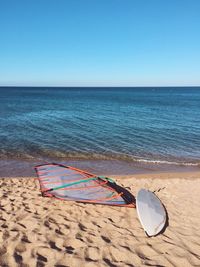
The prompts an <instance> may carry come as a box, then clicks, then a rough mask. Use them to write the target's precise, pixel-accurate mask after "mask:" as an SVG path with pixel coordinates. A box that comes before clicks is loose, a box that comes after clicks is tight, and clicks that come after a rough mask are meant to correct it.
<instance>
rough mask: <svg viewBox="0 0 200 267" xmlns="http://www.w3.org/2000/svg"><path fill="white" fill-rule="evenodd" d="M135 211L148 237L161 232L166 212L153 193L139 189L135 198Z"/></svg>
mask: <svg viewBox="0 0 200 267" xmlns="http://www.w3.org/2000/svg"><path fill="white" fill-rule="evenodd" d="M136 209H137V214H138V217H139V220H140V223H141V225H142V226H143V228H144V230H145V232H146V233H147V235H148V236H155V235H157V234H158V233H160V232H161V231H162V229H163V228H164V226H165V224H166V211H165V209H164V207H163V205H162V203H161V201H160V200H159V199H158V197H157V196H156V195H155V194H154V193H152V192H151V191H148V190H146V189H141V190H140V191H139V192H138V194H137V197H136Z"/></svg>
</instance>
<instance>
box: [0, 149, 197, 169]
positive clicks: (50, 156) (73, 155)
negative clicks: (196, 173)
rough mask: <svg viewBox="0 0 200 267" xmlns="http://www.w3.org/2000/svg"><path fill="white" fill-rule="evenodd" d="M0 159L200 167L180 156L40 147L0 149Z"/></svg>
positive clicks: (195, 162) (195, 161) (193, 161)
mask: <svg viewBox="0 0 200 267" xmlns="http://www.w3.org/2000/svg"><path fill="white" fill-rule="evenodd" d="M0 159H1V160H9V159H17V160H59V159H60V160H119V161H127V162H133V163H137V164H145V165H175V166H193V167H195V166H196V167H198V166H199V167H200V160H198V159H197V160H186V159H181V158H176V159H175V158H173V159H171V160H170V159H167V160H166V159H165V158H164V157H163V158H159V159H158V158H157V159H156V158H155V157H152V158H147V157H145V156H144V157H138V156H134V155H129V154H128V155H127V154H123V153H94V152H76V151H75V152H73V151H70V152H63V151H56V150H51V149H40V150H39V151H32V153H25V152H24V151H13V150H12V151H5V150H4V151H2V150H1V151H0Z"/></svg>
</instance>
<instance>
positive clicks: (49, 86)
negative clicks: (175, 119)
mask: <svg viewBox="0 0 200 267" xmlns="http://www.w3.org/2000/svg"><path fill="white" fill-rule="evenodd" d="M2 87H16V88H17V87H29V88H41V87H42V88H54V87H56V88H138V87H139V88H144V87H145V88H152V87H157V88H166V87H167V88H169V87H173V88H174V87H177V88H180V87H200V85H134V86H123V85H120V86H119V85H117V86H115V85H113V86H109V85H108V86H106V85H104V86H92V85H88V86H86V85H83V86H75V85H74V86H69V85H0V88H2Z"/></svg>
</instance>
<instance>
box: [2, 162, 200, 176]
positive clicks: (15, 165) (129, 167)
mask: <svg viewBox="0 0 200 267" xmlns="http://www.w3.org/2000/svg"><path fill="white" fill-rule="evenodd" d="M51 162H56V163H60V164H63V165H65V166H73V167H76V168H78V169H83V170H86V171H88V172H90V173H94V174H96V175H121V176H124V175H138V174H139V175H142V174H147V175H148V174H156V175H157V173H167V172H182V173H184V172H187V173H188V172H198V171H200V166H181V165H180V166H177V165H173V164H172V165H169V164H157V163H138V162H137V163H135V162H129V161H119V160H76V159H74V160H65V161H64V160H59V159H55V160H47V161H42V160H37V161H36V160H35V161H34V160H0V169H1V173H0V176H1V177H8V178H11V177H16V176H17V177H33V176H35V170H34V167H35V166H36V165H40V164H46V163H51Z"/></svg>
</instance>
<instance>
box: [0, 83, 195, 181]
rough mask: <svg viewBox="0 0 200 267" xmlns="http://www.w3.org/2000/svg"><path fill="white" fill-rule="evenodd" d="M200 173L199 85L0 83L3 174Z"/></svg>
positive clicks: (0, 134) (0, 173) (1, 164)
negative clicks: (51, 169)
mask: <svg viewBox="0 0 200 267" xmlns="http://www.w3.org/2000/svg"><path fill="white" fill-rule="evenodd" d="M47 162H58V163H62V164H66V165H72V166H75V167H78V168H82V169H85V170H88V171H91V172H93V173H97V174H119V175H122V174H134V173H142V172H158V171H163V172H165V171H169V170H170V171H191V170H200V87H128V88H127V87H108V88H107V87H103V88H100V87H0V176H1V177H10V176H27V175H35V174H34V166H35V165H37V164H43V163H47Z"/></svg>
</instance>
